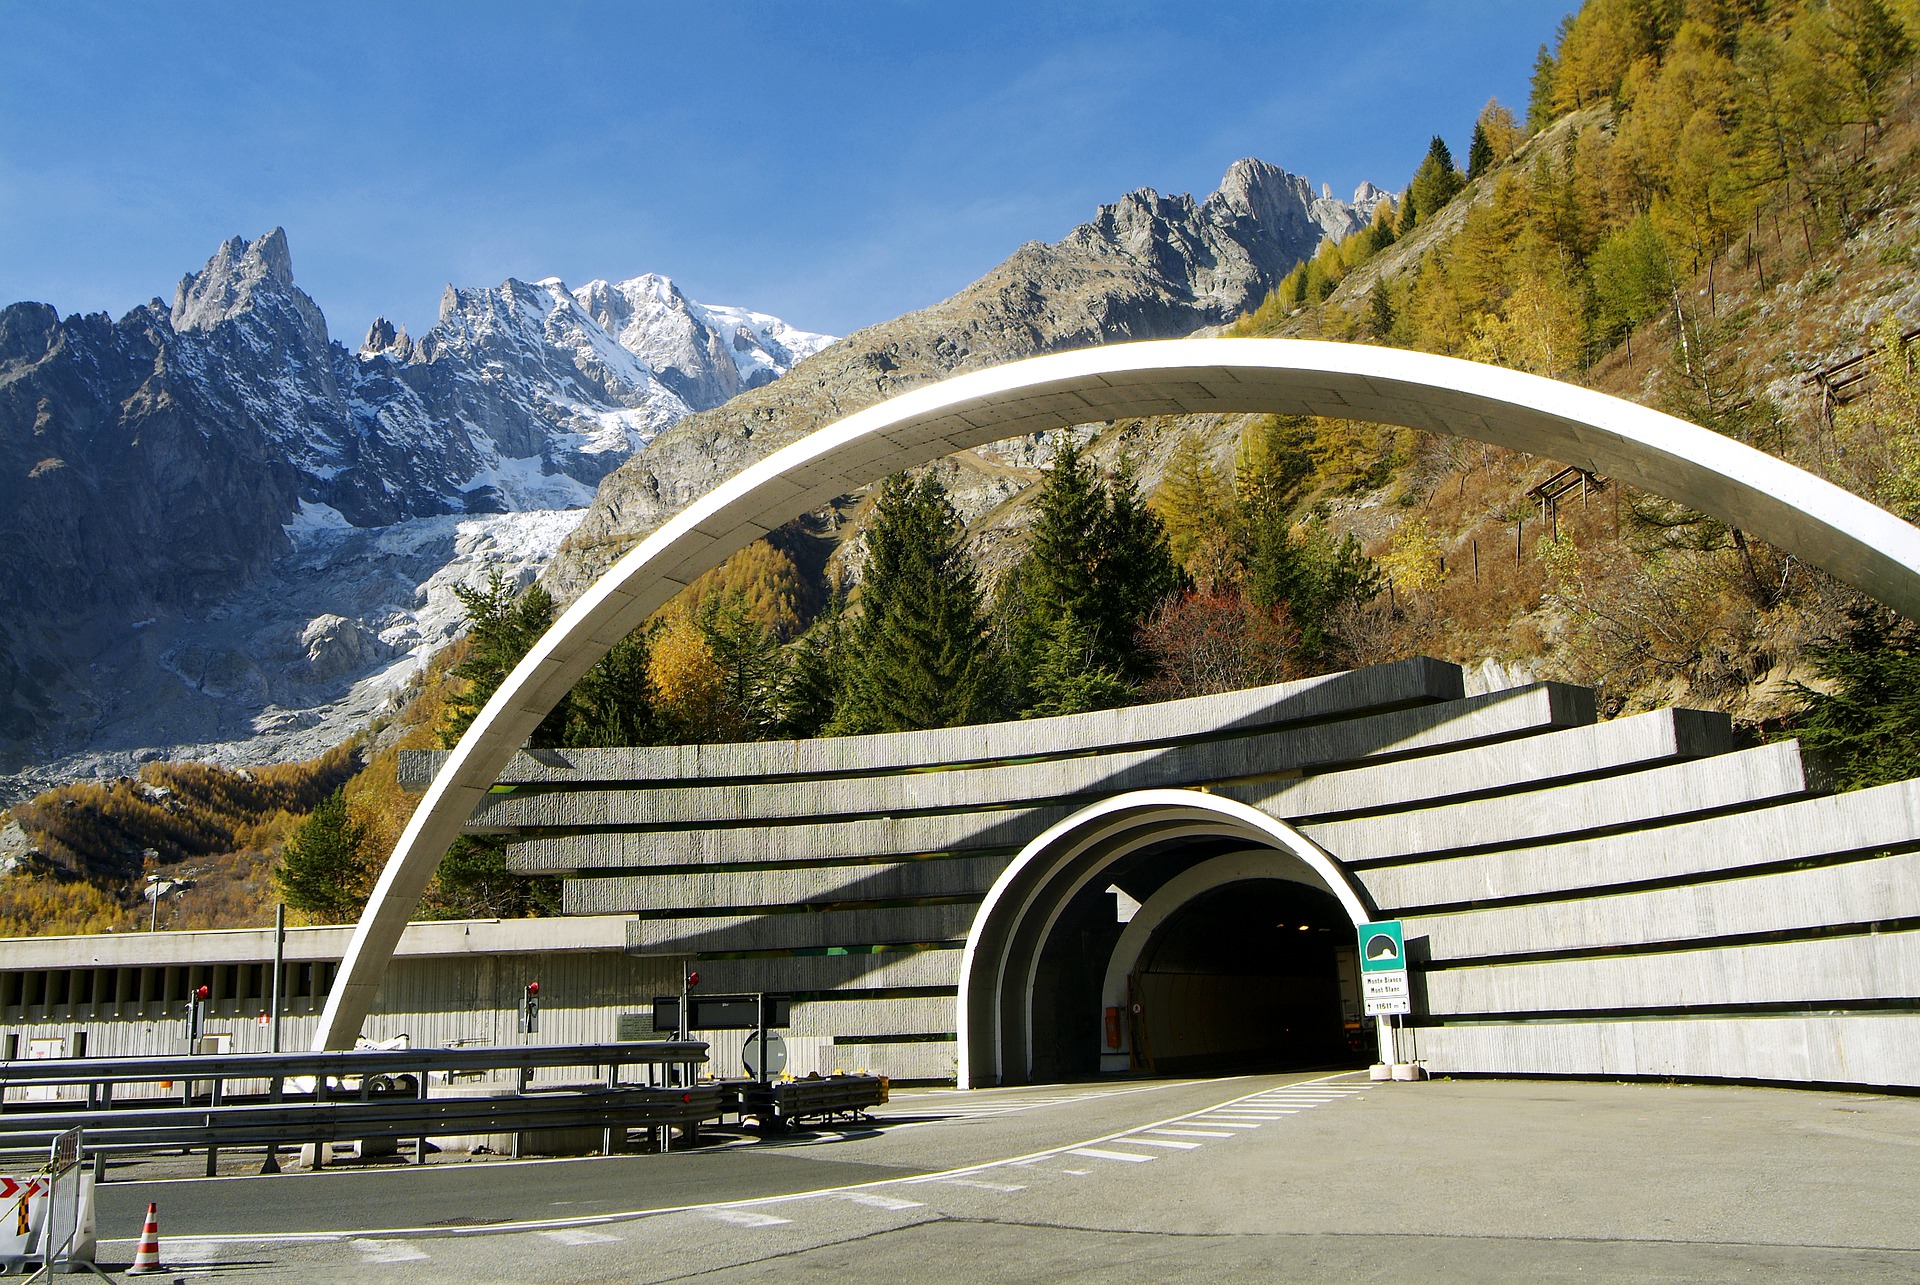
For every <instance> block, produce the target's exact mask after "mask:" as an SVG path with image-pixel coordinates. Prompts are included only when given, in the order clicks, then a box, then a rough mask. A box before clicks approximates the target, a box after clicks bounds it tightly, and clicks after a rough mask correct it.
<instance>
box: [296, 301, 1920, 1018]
mask: <svg viewBox="0 0 1920 1285" xmlns="http://www.w3.org/2000/svg"><path fill="white" fill-rule="evenodd" d="M1235 411H1245V412H1275V413H1298V414H1316V415H1329V416H1337V417H1343V418H1350V419H1360V420H1371V421H1377V422H1381V423H1389V424H1401V425H1407V426H1410V427H1414V428H1421V429H1429V430H1433V431H1436V432H1444V433H1452V434H1455V435H1458V436H1461V437H1468V438H1473V439H1476V440H1479V441H1485V442H1493V443H1497V444H1499V445H1502V446H1509V447H1513V448H1515V449H1517V450H1522V451H1530V452H1533V453H1535V454H1538V455H1543V456H1546V457H1548V458H1551V459H1555V460H1560V461H1563V462H1565V463H1569V464H1578V465H1580V466H1582V467H1585V468H1590V469H1594V470H1596V471H1599V472H1604V473H1607V474H1610V475H1612V476H1615V477H1618V478H1620V479H1622V480H1623V481H1626V482H1629V483H1631V484H1633V485H1635V486H1638V487H1642V488H1644V489H1646V490H1649V491H1652V492H1655V493H1657V494H1660V495H1664V496H1667V497H1669V498H1671V499H1674V500H1678V501H1680V502H1682V503H1684V504H1688V505H1691V506H1693V507H1694V508H1697V509H1700V510H1702V511H1704V512H1707V513H1711V514H1713V515H1715V516H1717V517H1720V518H1723V519H1725V520H1727V521H1729V522H1733V523H1735V524H1737V525H1739V526H1741V527H1742V528H1744V529H1745V530H1747V531H1749V532H1751V533H1752V534H1753V535H1755V536H1758V537H1759V538H1761V539H1763V540H1767V541H1769V542H1770V543H1773V544H1775V545H1778V546H1779V547H1781V548H1783V549H1786V550H1787V551H1789V552H1791V553H1794V554H1795V555H1797V556H1799V557H1800V558H1802V559H1803V560H1805V561H1807V562H1809V563H1812V564H1814V565H1816V566H1819V567H1822V568H1824V569H1826V570H1827V571H1830V572H1832V573H1833V574H1834V575H1836V576H1839V577H1840V578H1841V579H1843V580H1847V581H1849V582H1851V583H1853V584H1855V585H1857V586H1858V587H1860V588H1861V589H1863V590H1865V591H1867V592H1868V593H1871V594H1873V595H1874V596H1876V597H1877V598H1879V599H1880V600H1881V601H1883V602H1885V603H1887V604H1888V605H1890V606H1892V607H1895V608H1897V609H1898V610H1900V611H1902V612H1905V613H1907V614H1908V615H1913V616H1920V530H1916V529H1915V528H1913V527H1911V526H1909V525H1907V524H1906V523H1905V522H1902V521H1901V520H1900V519H1898V518H1896V517H1894V516H1893V515H1892V514H1891V513H1888V512H1886V511H1885V510H1883V509H1879V508H1876V507H1875V506H1873V505H1871V504H1869V503H1867V502H1866V501H1865V500H1862V499H1860V498H1859V497H1858V496H1855V495H1852V494H1849V493H1848V492H1846V491H1843V490H1841V489H1840V488H1838V487H1836V486H1833V485H1831V484H1829V483H1827V482H1824V481H1821V480H1820V479H1818V478H1816V477H1813V476H1812V475H1811V474H1808V473H1806V472H1803V471H1802V470H1800V469H1797V468H1794V467H1793V466H1792V465H1790V464H1787V463H1785V462H1783V461H1781V460H1778V459H1775V458H1773V457H1772V456H1769V455H1766V454H1764V453H1762V452H1760V451H1756V450H1753V449H1751V448H1749V447H1746V446H1742V445H1741V444H1740V443H1738V442H1734V441H1731V440H1730V439H1727V438H1724V437H1721V436H1719V435H1718V434H1715V433H1711V432H1709V431H1707V430H1706V429H1703V428H1699V427H1697V426H1695V425H1692V424H1688V423H1686V422H1684V421H1682V420H1678V419H1674V418H1673V417H1671V416H1669V415H1663V414H1660V413H1659V412H1657V411H1653V410H1649V409H1647V408H1646V407H1644V406H1638V405H1635V404H1634V403H1632V402H1627V401H1622V400H1620V399H1618V398H1614V397H1609V396H1606V395H1605V394H1602V393H1596V392H1593V391H1590V390H1588V389H1583V388H1576V387H1573V386H1571V385H1568V384H1562V383H1557V382H1555V381H1553V380H1549V379H1542V378H1540V377H1538V376H1534V375H1526V374H1521V373H1519V372H1516V371H1510V370H1501V369H1498V368H1496V367H1492V366H1482V365H1478V364H1476V363H1473V362H1466V361H1460V360H1457V359H1454V358H1450V357H1436V356H1432V355H1429V354H1426V353H1413V352H1403V351H1400V350H1397V349H1391V348H1373V347H1365V346H1359V345H1349V344H1332V343H1319V342H1310V341H1305V340H1292V339H1179V340H1165V341H1156V342H1147V343H1135V344H1115V345H1109V346H1107V347H1102V348H1092V349H1086V350H1083V351H1080V352H1072V353H1061V354H1058V355H1055V356H1049V357H1036V358H1032V359H1030V360H1028V361H1021V362H1014V363H1012V364H1009V365H1006V366H999V367H995V368H993V369H991V370H983V371H977V372H975V373H973V374H968V375H960V376H956V377H955V378H953V379H949V380H945V381H943V382H941V383H938V384H933V385H930V386H928V387H926V388H920V389H916V390H914V391H912V392H909V393H905V394H903V395H901V396H899V397H896V398H893V399H892V400H890V401H887V402H883V403H881V404H880V405H878V406H873V407H870V408H868V409H867V410H864V411H861V412H859V413H858V414H855V415H850V416H848V417H847V418H846V419H843V420H840V421H839V422H838V423H835V424H832V425H829V426H828V427H826V428H823V429H821V430H820V431H818V432H816V433H813V434H811V435H809V436H807V437H804V438H802V439H800V440H799V441H796V442H794V443H792V444H791V445H788V446H786V447H784V448H783V449H781V450H779V451H776V452H775V453H774V454H772V455H770V456H768V457H767V458H766V459H764V460H761V461H760V462H759V463H757V464H754V465H752V466H750V467H748V468H746V469H744V470H742V471H741V472H740V473H738V474H737V475H735V476H734V477H733V478H731V479H729V480H728V481H727V482H725V483H723V484H722V485H720V486H719V487H716V488H715V489H714V490H713V491H712V492H710V493H708V494H707V495H705V496H702V497H701V498H700V499H699V500H697V501H695V502H694V503H693V504H691V505H689V506H688V507H687V508H686V509H685V510H683V511H682V512H681V513H680V514H678V515H677V516H676V517H674V518H673V519H672V520H671V521H669V522H667V523H666V524H665V525H664V526H662V527H661V528H660V529H659V530H658V531H656V532H654V533H653V534H652V535H651V536H649V537H647V539H646V540H644V541H642V542H641V544H640V545H639V546H638V547H637V548H635V549H633V550H632V551H631V552H629V553H628V554H627V555H626V556H625V557H623V558H621V559H620V561H619V562H617V563H615V564H614V566H613V567H612V568H611V569H609V570H608V572H607V573H606V575H604V576H602V577H601V578H600V580H599V581H598V582H596V583H595V584H594V585H593V587H592V588H590V589H589V590H588V591H587V592H586V593H585V594H584V595H582V596H581V597H580V599H579V600H578V601H576V602H575V603H574V604H573V605H572V606H571V607H569V608H568V609H567V611H566V612H565V613H564V614H563V615H562V616H561V617H560V619H559V620H558V621H556V622H555V623H554V625H553V627H552V629H550V630H549V631H548V632H547V634H546V635H545V636H544V637H542V638H541V639H540V641H539V642H538V643H536V644H535V645H534V647H533V649H532V651H531V652H529V653H528V655H527V657H526V658H525V659H524V660H523V661H521V663H520V664H519V666H518V667H517V668H515V669H514V671H513V673H512V674H510V675H508V677H507V680H506V681H505V682H504V683H503V684H501V687H500V690H499V691H498V692H496V693H495V694H494V697H493V699H492V700H490V701H489V702H488V703H487V705H486V707H485V708H484V709H482V710H481V711H480V714H479V716H478V717H476V718H475V719H474V721H473V724H472V726H471V727H470V728H469V729H468V730H467V733H466V735H465V736H464V737H462V738H461V741H460V743H459V745H457V746H456V747H455V748H454V750H453V752H452V754H451V755H450V756H449V757H448V759H447V761H446V763H445V764H444V766H442V768H441V769H440V772H439V774H438V775H437V776H436V777H435V778H434V781H433V784H432V785H431V786H429V787H428V789H427V791H426V794H425V795H424V796H423V797H422V799H421V800H420V803H419V806H418V807H417V808H416V809H415V810H414V814H413V817H412V819H411V820H410V821H409V822H408V824H407V827H406V829H405V831H404V832H403V833H402V834H401V837H400V841H399V843H398V844H397V845H396V846H395V849H394V853H393V856H392V858H391V859H390V860H389V861H388V862H387V866H386V868H385V869H384V870H383V871H382V872H381V875H380V880H379V882H378V884H377V885H376V886H375V888H374V892H373V897H372V899H371V900H370V901H369V902H368V905H367V910H366V913H365V914H364V915H363V916H362V917H361V920H360V923H359V926H358V927H357V929H356V930H355V932H354V935H353V940H352V942H351V944H350V945H349V947H348V949H347V954H346V957H345V959H344V960H343V961H342V964H341V970H340V974H339V977H338V979H337V981H336V983H335V985H334V988H333V991H332V993H331V994H330V995H329V996H328V999H327V1007H326V1011H325V1014H324V1017H323V1020H322V1022H321V1024H320V1031H319V1035H318V1036H317V1037H316V1043H317V1044H318V1045H319V1046H320V1047H325V1048H344V1047H349V1046H351V1045H352V1043H353V1039H354V1037H355V1036H356V1035H357V1034H358V1033H359V1030H360V1024H361V1022H362V1020H363V1019H364V1018H365V1016H366V1014H367V1012H368V1010H369V1009H370V1008H371V1006H372V1003H373V998H374V994H375V991H376V990H377V988H378V986H379V983H380V977H381V975H382V974H383V973H384V972H385V970H386V966H387V961H388V959H389V957H390V956H391V955H392V953H393V949H394V946H395V945H396V944H397V943H398V941H399V939H400V934H401V932H402V930H403V929H404V928H405V926H406V921H407V919H408V917H409V916H410V915H411V914H412V912H413V909H414V908H415V906H417V905H418V904H419V900H420V897H421V894H422V893H423V892H424V891H425V889H426V886H427V882H428V880H429V879H430V878H431V877H432V875H433V871H434V868H435V867H436V866H437V865H438V864H439V861H440V858H441V856H442V854H444V853H445V852H446V850H447V847H448V846H449V845H450V844H451V843H452V842H453V840H454V838H455V837H456V836H457V835H458V834H459V832H460V827H461V826H462V825H463V824H464V823H465V822H466V820H467V818H468V817H469V816H471V815H472V813H473V809H474V807H475V806H476V805H477V804H478V803H479V801H480V799H481V797H482V796H483V795H484V794H485V793H486V791H487V789H488V788H489V787H490V786H491V785H492V783H493V781H494V779H495V778H496V777H497V776H498V775H499V773H500V772H501V770H502V769H503V768H504V767H505V766H506V764H507V761H508V760H509V759H510V758H511V757H512V756H513V753H514V751H515V750H516V749H518V748H519V747H520V745H521V744H523V743H524V742H525V740H526V738H527V737H528V736H529V735H530V734H531V733H532V732H533V730H534V728H535V727H536V726H538V724H539V722H540V720H541V718H542V717H544V716H545V714H546V713H547V711H549V710H551V709H552V708H553V707H554V706H555V705H556V704H558V703H559V702H560V700H561V698H562V697H563V696H565V694H566V693H567V691H568V690H569V689H571V688H572V686H573V684H574V683H575V682H576V681H577V680H578V679H579V678H580V676H581V675H582V674H583V673H585V672H586V670H587V668H588V667H589V666H591V665H592V664H593V662H594V661H596V660H598V659H599V658H600V657H601V656H602V655H604V654H605V653H606V652H607V650H608V649H609V648H611V647H612V646H613V644H614V643H615V642H617V641H618V640H619V639H620V638H622V637H624V636H626V634H627V633H629V632H630V631H632V630H633V629H634V628H635V627H637V626H638V625H640V624H642V623H643V622H644V621H645V620H646V619H647V617H648V616H650V615H651V614H652V613H653V612H654V611H655V610H657V609H658V608H659V607H660V606H662V605H663V604H664V603H665V602H666V601H667V600H668V599H669V598H671V597H672V596H673V595H674V594H675V593H677V592H678V591H679V590H680V589H681V588H682V587H683V586H685V585H686V584H687V583H688V582H689V581H691V580H692V579H693V578H694V577H695V576H697V575H699V574H700V573H701V572H702V571H705V570H707V569H708V568H710V567H713V566H716V565H718V564H719V563H720V562H721V561H723V560H724V559H725V558H726V557H727V556H728V555H730V554H732V553H734V552H736V551H738V550H739V549H741V548H744V547H745V546H746V545H748V544H750V543H752V542H753V541H754V540H755V539H757V538H759V537H760V536H761V535H763V534H765V533H766V532H767V531H769V530H772V529H773V528H775V527H777V526H779V525H781V524H782V523H784V522H786V521H788V520H789V519H791V518H792V517H794V516H795V515H796V514H799V513H803V512H806V511H808V510H810V509H813V508H817V507H819V506H820V505H822V504H825V503H826V502H828V501H829V500H832V499H833V498H834V497H836V496H839V495H843V494H845V493H847V492H848V491H851V490H853V489H855V488H857V487H859V486H862V485H864V484H866V483H868V482H871V481H873V480H874V479H875V478H876V477H879V476H882V475H884V474H886V473H890V472H893V471H895V470H898V469H902V468H908V467H912V466H915V465H919V464H925V463H929V462H931V461H933V460H935V459H938V458H940V457H941V456H943V455H946V454H948V453H950V452H952V451H956V450H962V449H965V448H968V447H973V446H979V445H982V444H984V443H987V442H992V441H998V440H1001V439H1003V438H1007V437H1013V436H1017V435H1020V434H1024V433H1032V432H1036V431H1039V430H1042V429H1048V428H1062V427H1068V426H1071V425H1075V424H1083V423H1088V422H1090V421H1096V420H1103V419H1111V418H1116V417H1120V416H1130V415H1161V414H1190V413H1220V412H1235Z"/></svg>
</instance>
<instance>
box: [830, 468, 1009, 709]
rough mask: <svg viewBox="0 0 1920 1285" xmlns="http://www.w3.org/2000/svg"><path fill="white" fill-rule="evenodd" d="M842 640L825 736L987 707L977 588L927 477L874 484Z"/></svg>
mask: <svg viewBox="0 0 1920 1285" xmlns="http://www.w3.org/2000/svg"><path fill="white" fill-rule="evenodd" d="M849 642H850V648H849V650H850V652H851V656H850V658H849V663H848V667H847V682H846V686H845V688H844V690H843V692H842V695H841V698H840V701H839V705H838V708H837V710H836V712H835V715H834V721H833V725H832V728H831V729H830V730H831V731H833V732H838V733H860V732H899V731H910V730H913V729H916V728H923V727H953V726H957V725H959V724H963V723H971V722H977V721H979V720H981V719H983V718H985V717H988V716H989V715H990V714H991V713H992V711H993V699H992V698H993V681H992V679H993V674H992V664H991V660H990V658H989V655H988V651H987V631H986V622H985V620H984V619H983V618H982V615H981V608H980V591H979V587H978V584H977V582H976V580H975V578H974V571H973V564H972V562H971V561H970V560H969V558H968V556H967V550H966V540H965V533H964V531H963V530H962V528H961V525H960V518H959V515H958V514H956V513H955V512H954V509H953V505H952V504H951V503H950V502H949V501H948V499H947V495H946V492H945V490H944V489H942V488H941V486H940V483H939V481H938V480H937V479H936V478H934V477H933V475H932V474H927V475H926V476H924V477H922V478H921V479H920V480H919V481H917V482H916V481H914V480H913V479H912V478H910V477H908V476H907V475H906V474H904V473H898V474H895V475H894V476H892V477H890V478H888V479H887V480H886V482H885V483H883V484H882V486H881V490H880V498H879V502H878V503H877V504H876V505H875V508H874V517H873V522H872V524H871V525H870V526H869V527H868V529H867V564H866V569H865V578H864V582H863V584H862V586H861V594H860V617H859V619H858V621H856V622H855V624H854V626H853V629H852V631H851V638H850V639H849Z"/></svg>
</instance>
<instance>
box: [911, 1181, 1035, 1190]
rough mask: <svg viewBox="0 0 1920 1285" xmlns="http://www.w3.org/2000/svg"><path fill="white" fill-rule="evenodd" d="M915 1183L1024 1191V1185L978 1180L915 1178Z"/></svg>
mask: <svg viewBox="0 0 1920 1285" xmlns="http://www.w3.org/2000/svg"><path fill="white" fill-rule="evenodd" d="M913 1181H915V1182H929V1181H931V1182H937V1183H939V1184H940V1185H941V1186H944V1187H978V1188H979V1189H980V1190H982V1191H1025V1190H1026V1189H1027V1187H1026V1184H1025V1183H1019V1182H981V1181H980V1180H979V1179H978V1178H933V1179H927V1178H916V1179H914V1180H913Z"/></svg>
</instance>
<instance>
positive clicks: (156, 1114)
mask: <svg viewBox="0 0 1920 1285" xmlns="http://www.w3.org/2000/svg"><path fill="white" fill-rule="evenodd" d="M733 1102H734V1097H733V1094H732V1092H731V1091H729V1090H728V1089H727V1088H726V1087H725V1086H723V1085H720V1084H717V1083H707V1084H696V1085H690V1086H688V1087H686V1088H684V1089H681V1088H645V1087H629V1088H621V1089H591V1090H584V1091H579V1092H560V1091H552V1090H549V1091H543V1092H538V1093H529V1094H513V1095H509V1096H502V1097H450V1098H425V1099H422V1098H404V1097H395V1096H382V1097H375V1098H371V1099H368V1100H365V1101H362V1100H360V1099H357V1098H356V1099H335V1100H332V1101H320V1102H292V1103H284V1102H249V1103H239V1104H231V1103H229V1104H222V1105H220V1106H166V1107H158V1108H146V1107H142V1108H123V1109H120V1110H115V1111H76V1112H34V1113H32V1114H30V1115H17V1116H14V1117H12V1119H11V1121H10V1123H9V1127H8V1128H7V1129H6V1130H5V1131H4V1133H0V1139H3V1140H4V1141H0V1151H21V1152H26V1151H36V1152H44V1151H45V1150H46V1149H47V1146H48V1145H49V1144H50V1142H51V1140H52V1139H54V1138H56V1137H58V1136H59V1135H60V1134H61V1133H63V1132H65V1131H66V1130H68V1129H71V1128H75V1127H84V1128H85V1129H86V1145H87V1152H88V1154H90V1155H97V1154H101V1153H109V1154H111V1153H124V1152H139V1151H161V1150H186V1149H191V1150H199V1149H201V1148H203V1147H231V1146H247V1145H255V1146H258V1145H265V1144H268V1143H278V1144H298V1143H309V1142H311V1143H326V1142H342V1141H349V1140H355V1141H357V1140H362V1139H370V1138H395V1139H400V1138H415V1137H419V1136H420V1135H422V1134H427V1135H432V1136H445V1135H448V1134H475V1133H520V1132H524V1131H526V1130H530V1129H603V1130H604V1129H609V1128H612V1129H621V1130H625V1129H634V1128H657V1127H660V1126H672V1125H688V1124H698V1123H700V1122H701V1121H704V1120H713V1119H718V1118H719V1117H720V1116H722V1115H724V1114H725V1113H726V1112H727V1111H729V1110H731V1109H732V1107H733Z"/></svg>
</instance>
